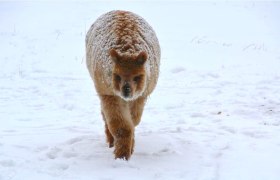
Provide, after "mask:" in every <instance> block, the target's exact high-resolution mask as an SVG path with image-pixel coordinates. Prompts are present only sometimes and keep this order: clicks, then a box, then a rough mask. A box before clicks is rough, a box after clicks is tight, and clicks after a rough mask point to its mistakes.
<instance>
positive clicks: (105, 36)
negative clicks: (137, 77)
mask: <svg viewBox="0 0 280 180" xmlns="http://www.w3.org/2000/svg"><path fill="white" fill-rule="evenodd" d="M112 48H113V49H115V50H116V51H117V52H118V53H119V54H121V55H123V56H127V57H129V56H135V55H137V54H139V53H140V52H141V51H145V52H146V53H147V55H148V59H147V61H146V63H145V70H146V77H147V79H146V87H145V91H144V93H143V96H148V95H149V94H150V93H151V92H152V91H153V89H154V88H155V86H156V83H157V79H158V75H159V66H160V46H159V42H158V39H157V37H156V34H155V32H154V30H153V29H152V27H151V26H150V25H149V24H148V23H147V22H146V21H145V20H144V19H143V18H141V17H140V16H138V15H136V14H134V13H132V12H128V11H110V12H108V13H106V14H104V15H102V16H100V17H99V18H98V19H97V20H96V21H95V22H94V23H93V25H92V26H91V27H90V29H89V31H88V32H87V35H86V61H87V67H88V70H89V73H90V75H91V77H92V79H93V81H94V84H95V88H96V90H97V93H98V94H99V95H114V92H113V78H112V70H113V66H114V62H113V61H112V59H111V58H110V56H109V50H110V49H112Z"/></svg>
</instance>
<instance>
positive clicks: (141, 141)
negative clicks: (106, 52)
mask: <svg viewBox="0 0 280 180" xmlns="http://www.w3.org/2000/svg"><path fill="white" fill-rule="evenodd" d="M113 9H124V10H130V11H133V12H135V13H137V14H139V15H141V16H142V17H144V18H145V19H146V20H147V21H148V22H149V23H150V24H151V25H152V26H153V28H154V29H155V31H156V32H157V35H158V38H159V40H160V44H161V48H162V61H161V62H162V63H161V73H160V79H159V82H158V86H157V88H156V90H155V91H154V93H153V94H152V95H151V97H150V99H149V101H148V103H147V105H146V107H145V111H144V115H143V117H142V121H141V124H140V125H139V126H138V127H137V129H136V134H135V136H136V145H135V152H134V154H133V156H132V158H131V160H130V161H129V162H126V161H123V160H115V159H114V156H113V149H109V148H107V144H106V142H105V135H104V124H103V121H102V118H101V115H100V105H99V99H98V97H97V95H96V92H95V90H94V87H93V83H92V82H91V79H90V76H89V74H88V72H87V69H86V65H85V45H84V39H85V33H86V31H87V30H88V28H89V27H90V25H91V24H92V23H93V22H94V20H95V19H96V18H97V17H98V16H99V15H101V14H103V13H105V12H107V11H109V10H113ZM279 17H280V2H274V3H268V2H263V3H261V2H239V3H234V2H216V3H215V2H200V3H196V2H176V1H175V2H174V1H170V2H168V1H164V2H160V1H157V2H147V1H145V2H128V1H127V2H120V1H119V2H108V1H103V2H101V1H100V2H67V3H58V2H28V3H27V2H17V3H15V2H0V49H1V50H0V52H1V53H0V180H35V179H40V180H58V179H67V180H70V179H73V180H77V179H81V180H92V179H104V180H105V179H123V180H126V179H128V180H131V179H139V180H143V179H167V180H170V179H184V180H186V179H190V180H193V179H198V180H210V179H212V180H218V179H220V180H230V179H232V180H236V179H238V180H278V179H280V23H279Z"/></svg>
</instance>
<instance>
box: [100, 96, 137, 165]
mask: <svg viewBox="0 0 280 180" xmlns="http://www.w3.org/2000/svg"><path fill="white" fill-rule="evenodd" d="M101 103H102V112H103V113H104V116H105V119H106V123H107V125H108V130H109V131H110V133H111V134H112V136H113V137H114V146H115V151H114V153H115V158H120V159H126V160H128V159H129V158H130V156H131V152H132V149H133V137H134V125H133V123H132V120H131V115H130V111H129V106H128V104H127V103H126V102H124V101H123V100H122V99H120V98H119V97H116V96H101Z"/></svg>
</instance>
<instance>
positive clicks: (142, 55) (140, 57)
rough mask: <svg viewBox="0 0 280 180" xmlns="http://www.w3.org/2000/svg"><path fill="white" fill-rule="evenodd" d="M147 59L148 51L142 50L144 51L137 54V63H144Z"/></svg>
mask: <svg viewBox="0 0 280 180" xmlns="http://www.w3.org/2000/svg"><path fill="white" fill-rule="evenodd" d="M147 59H148V55H147V53H146V52H145V51H142V52H140V53H139V55H138V56H137V58H136V63H137V64H138V65H144V64H145V62H146V61H147Z"/></svg>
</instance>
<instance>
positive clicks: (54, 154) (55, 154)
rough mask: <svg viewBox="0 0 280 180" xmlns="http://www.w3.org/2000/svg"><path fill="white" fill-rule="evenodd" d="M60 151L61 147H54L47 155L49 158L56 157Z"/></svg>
mask: <svg viewBox="0 0 280 180" xmlns="http://www.w3.org/2000/svg"><path fill="white" fill-rule="evenodd" d="M59 152H61V149H59V148H57V147H54V148H52V149H51V150H50V152H48V153H47V154H46V155H47V157H48V158H49V159H56V158H57V156H58V153H59Z"/></svg>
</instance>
